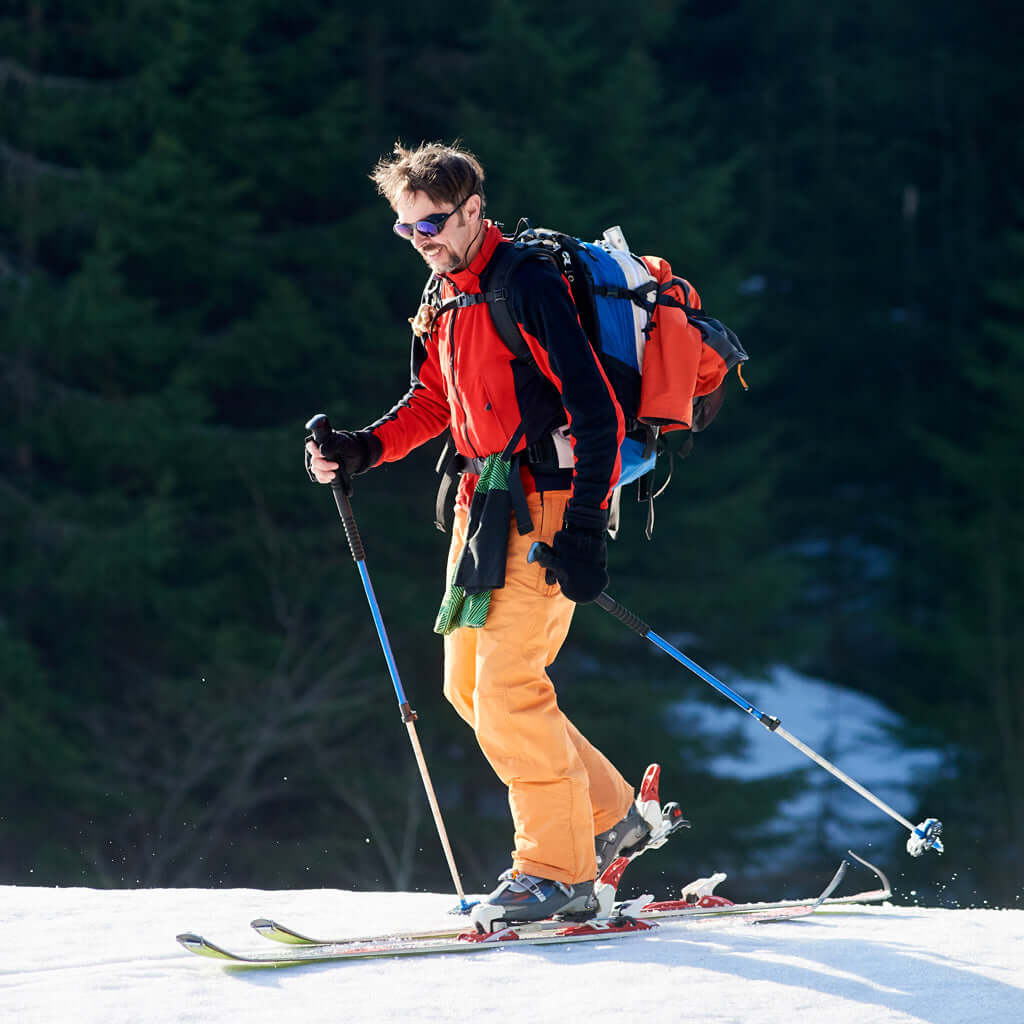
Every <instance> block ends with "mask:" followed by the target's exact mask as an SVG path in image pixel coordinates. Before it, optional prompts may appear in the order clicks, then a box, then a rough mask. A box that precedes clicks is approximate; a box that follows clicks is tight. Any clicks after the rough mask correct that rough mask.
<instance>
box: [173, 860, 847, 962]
mask: <svg viewBox="0 0 1024 1024" xmlns="http://www.w3.org/2000/svg"><path fill="white" fill-rule="evenodd" d="M846 868H847V862H846V861H845V860H844V861H843V862H842V864H841V865H840V867H839V870H838V871H836V873H835V875H834V876H833V877H832V879H831V881H830V882H829V884H828V885H827V886H826V887H825V889H824V891H823V892H822V893H821V894H820V895H819V896H817V897H815V898H811V899H806V900H787V901H783V902H782V903H779V904H742V905H739V904H730V903H728V902H727V901H726V902H725V905H719V906H703V907H702V906H700V904H699V902H698V903H697V904H689V903H686V902H685V901H684V900H679V901H670V902H669V903H668V904H667V905H663V906H659V905H658V904H650V903H648V904H647V905H646V907H645V909H643V910H640V911H639V912H638V913H637V915H636V916H631V915H625V914H624V915H619V916H615V917H611V918H598V919H594V920H591V921H586V922H583V923H579V924H572V923H567V922H565V921H556V920H545V921H537V922H534V923H531V924H523V925H511V926H509V927H505V928H502V929H500V930H498V931H495V932H492V933H480V932H475V931H474V932H462V933H454V934H453V933H450V932H449V933H422V932H421V933H416V934H414V935H411V936H401V935H390V936H375V937H365V938H355V939H345V940H342V941H340V942H334V943H308V942H303V941H302V940H303V939H305V937H303V936H298V933H294V932H292V933H291V934H292V935H295V936H297V937H298V938H299V939H300V942H299V943H295V942H294V940H292V941H291V942H289V943H288V945H287V947H285V946H282V948H281V949H280V950H279V951H271V950H261V951H257V952H234V951H231V950H228V949H226V948H225V947H223V946H220V945H218V944H217V943H214V942H211V941H210V940H209V939H206V938H204V937H203V936H201V935H197V934H195V933H192V932H186V933H184V934H182V935H179V936H178V942H179V943H180V944H181V945H182V947H183V948H184V949H186V950H188V952H190V953H193V954H195V955H197V956H202V957H208V958H212V959H215V960H219V961H222V962H223V963H225V964H234V965H237V966H250V967H293V966H298V965H301V964H307V963H320V962H336V961H343V960H367V959H375V958H383V957H394V956H425V955H432V954H434V955H436V954H448V953H469V952H477V951H480V950H484V949H495V948H502V947H506V948H507V944H508V943H510V942H516V943H517V944H518V946H517V948H522V947H523V946H527V945H535V946H536V945H554V944H561V945H564V944H571V943H575V942H597V941H608V940H612V939H616V938H623V937H630V936H636V935H640V934H648V933H650V932H651V931H653V930H655V929H657V928H658V927H659V924H660V923H661V922H663V921H667V920H670V921H671V926H672V927H673V928H675V927H680V926H684V925H686V924H688V923H691V922H692V923H696V922H697V921H708V920H711V921H715V920H717V921H722V920H725V921H728V922H729V923H730V924H734V923H744V924H747V923H751V924H752V923H758V922H769V921H780V920H785V919H789V918H795V917H804V916H808V915H810V914H813V913H814V912H815V911H816V910H817V909H818V908H819V907H820V906H821V905H822V904H823V903H824V902H825V900H827V899H828V897H829V896H830V895H831V894H832V892H833V891H834V890H835V888H836V887H837V886H838V885H839V882H840V881H841V880H842V877H843V874H844V873H845V871H846ZM705 881H713V879H712V880H705ZM714 884H717V883H714ZM648 899H649V897H643V900H648ZM705 899H715V900H717V899H720V897H713V896H704V897H701V901H703V900H705ZM637 902H638V901H630V903H629V904H626V906H627V907H628V908H629V909H630V910H632V908H633V906H634V905H635V904H636V903H637ZM652 907H653V908H654V909H651V908H652Z"/></svg>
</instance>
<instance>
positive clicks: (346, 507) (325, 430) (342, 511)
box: [306, 413, 471, 913]
mask: <svg viewBox="0 0 1024 1024" xmlns="http://www.w3.org/2000/svg"><path fill="white" fill-rule="evenodd" d="M306 429H307V430H308V431H309V432H310V433H311V434H312V435H313V440H314V441H315V442H316V443H317V444H318V445H322V444H323V443H324V442H325V441H326V440H327V439H328V438H329V437H330V436H331V422H330V420H329V419H328V418H327V417H326V416H325V415H324V414H323V413H319V414H318V415H316V416H314V417H313V418H312V419H311V420H310V421H309V422H308V423H307V424H306ZM331 491H332V492H333V494H334V503H335V504H336V505H337V506H338V515H340V516H341V522H342V525H343V526H344V527H345V536H346V537H347V538H348V546H349V550H350V551H351V552H352V559H353V560H354V561H355V563H356V568H357V569H358V570H359V577H360V579H361V580H362V581H363V590H365V591H366V600H367V601H368V602H369V605H370V614H371V615H372V616H373V624H374V626H376V627H377V636H378V638H379V639H380V645H381V648H382V649H383V651H384V660H385V661H386V662H387V666H388V672H389V673H390V674H391V682H392V683H393V684H394V687H395V696H396V698H397V699H398V707H399V710H400V711H401V713H402V721H403V722H404V723H405V727H406V729H407V730H408V732H409V742H410V743H412V750H413V754H414V755H415V757H416V764H417V765H418V766H419V770H420V778H422V779H423V788H424V789H425V790H426V793H427V802H428V803H429V804H430V811H431V813H432V814H433V816H434V824H435V825H436V826H437V834H438V836H439V837H440V839H441V846H442V847H443V849H444V855H445V859H446V860H447V861H448V870H449V871H450V872H451V875H452V881H453V882H454V883H455V891H456V892H457V893H458V894H459V908H458V909H459V911H460V912H463V911H464V912H467V913H468V911H469V909H470V906H471V905H470V904H469V903H468V902H467V901H466V894H465V893H464V892H463V890H462V882H461V880H460V879H459V872H458V869H457V868H456V867H455V856H454V855H453V853H452V846H451V843H450V842H449V841H448V833H447V831H446V830H445V827H444V820H443V819H442V817H441V808H440V807H439V806H438V803H437V796H436V794H435V793H434V787H433V784H432V783H431V781H430V773H429V772H428V771H427V762H426V760H425V758H424V757H423V748H422V747H421V746H420V740H419V736H418V735H417V733H416V712H415V711H413V710H412V708H411V707H410V706H409V698H408V697H406V695H405V690H404V689H403V687H402V681H401V679H400V678H399V676H398V665H397V664H396V663H395V656H394V654H393V653H392V651H391V642H390V641H389V640H388V634H387V630H386V629H385V628H384V620H383V618H382V617H381V614H380V606H379V605H378V604H377V597H376V595H375V594H374V592H373V584H372V583H371V582H370V574H369V572H368V571H367V568H366V553H365V552H364V550H363V540H362V538H361V537H360V536H359V527H358V526H356V517H355V515H354V514H353V512H352V503H351V501H350V500H349V497H350V495H351V494H352V481H351V480H350V479H349V478H348V477H347V476H346V474H345V472H344V471H343V470H342V468H341V467H340V466H339V467H338V472H337V473H336V474H335V478H334V481H333V482H332V484H331Z"/></svg>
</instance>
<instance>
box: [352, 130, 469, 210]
mask: <svg viewBox="0 0 1024 1024" xmlns="http://www.w3.org/2000/svg"><path fill="white" fill-rule="evenodd" d="M370 180H371V181H373V182H376V185H377V191H378V192H379V193H380V194H381V195H382V196H383V197H384V198H385V199H386V200H387V201H388V202H389V203H390V204H391V208H392V209H395V205H396V204H397V202H398V199H399V197H400V196H401V194H402V193H403V192H407V191H408V192H425V193H426V194H427V195H428V196H430V198H431V199H433V200H434V201H435V202H438V203H452V204H453V205H455V204H458V203H460V202H461V201H462V200H463V199H466V198H467V197H468V196H471V195H473V194H474V193H476V194H478V195H479V196H480V199H481V200H483V199H484V169H483V168H482V167H481V166H480V161H479V160H477V158H476V157H475V156H473V154H472V153H470V152H469V150H466V149H462V148H461V147H460V146H459V144H458V142H457V141H456V142H455V143H453V144H452V145H450V146H446V145H444V144H443V143H440V142H422V143H420V145H419V146H418V147H417V148H416V149H406V148H405V147H404V146H403V145H402V143H401V141H398V142H396V143H395V148H394V153H393V155H392V157H391V159H386V158H384V157H381V159H380V160H378V161H377V166H376V167H374V169H373V174H371V175H370Z"/></svg>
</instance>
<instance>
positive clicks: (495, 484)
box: [434, 454, 511, 636]
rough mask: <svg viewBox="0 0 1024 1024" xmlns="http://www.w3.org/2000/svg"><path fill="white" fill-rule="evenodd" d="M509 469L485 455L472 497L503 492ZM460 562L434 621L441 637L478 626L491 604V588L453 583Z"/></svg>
mask: <svg viewBox="0 0 1024 1024" xmlns="http://www.w3.org/2000/svg"><path fill="white" fill-rule="evenodd" d="M510 469H511V463H510V462H509V461H507V460H506V459H503V458H502V457H501V455H500V454H496V455H488V456H487V458H486V460H485V461H484V468H483V472H482V473H481V474H480V477H479V479H478V480H477V483H476V488H475V489H474V491H473V496H474V497H476V495H478V494H479V495H483V494H486V493H487V492H488V491H507V490H508V477H509V472H510ZM460 561H461V557H460V558H459V559H457V560H456V561H455V562H454V563H453V565H452V567H451V571H450V573H449V575H448V587H447V589H446V590H445V594H444V600H443V601H442V602H441V607H440V608H439V609H438V612H437V620H436V621H435V622H434V632H435V633H440V634H441V635H442V636H446V635H447V634H448V633H451V632H453V631H454V630H456V629H458V628H459V627H460V626H467V627H469V628H470V629H480V628H481V627H482V626H483V624H484V623H485V622H486V621H487V610H488V609H489V608H490V606H491V591H489V590H484V591H482V592H481V593H479V594H467V593H466V588H465V587H460V586H458V585H457V584H456V583H455V582H454V580H455V576H456V573H457V572H458V567H459V562H460Z"/></svg>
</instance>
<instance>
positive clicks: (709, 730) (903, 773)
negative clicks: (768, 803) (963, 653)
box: [675, 665, 1024, 1020]
mask: <svg viewBox="0 0 1024 1024" xmlns="http://www.w3.org/2000/svg"><path fill="white" fill-rule="evenodd" d="M723 678H724V679H725V681H726V682H727V683H728V685H729V686H730V687H732V688H733V689H734V690H735V691H736V692H737V693H739V694H741V695H742V696H743V697H744V698H745V699H746V700H748V701H750V703H752V704H753V705H754V706H755V707H757V708H758V709H759V710H760V711H764V712H766V713H767V714H769V715H775V716H776V717H778V718H779V719H781V721H782V724H783V726H784V727H785V728H786V729H787V730H788V732H789V733H790V734H791V735H793V736H795V737H796V738H797V739H799V740H801V741H802V742H804V743H805V744H807V746H809V747H810V748H811V749H812V750H815V751H817V752H818V753H819V754H821V755H822V756H823V757H825V758H827V759H828V760H829V761H831V762H832V763H833V764H834V765H836V767H838V768H840V769H841V770H842V771H844V772H846V774H847V775H849V776H850V777H851V778H853V779H855V780H856V781H857V782H859V783H860V784H861V785H862V786H864V787H865V788H866V789H868V790H869V791H870V792H872V793H874V794H875V796H877V797H879V798H880V799H881V800H884V801H885V802H886V803H887V804H889V806H890V807H892V808H893V809H894V810H895V811H896V812H897V813H900V814H903V815H904V816H913V814H914V808H915V803H916V797H915V795H914V792H915V789H916V788H917V783H919V782H920V781H921V780H922V779H925V778H928V777H929V776H932V775H934V774H935V773H936V772H938V771H939V770H940V769H941V766H942V764H943V754H942V752H941V751H938V750H907V749H905V748H904V747H902V746H901V745H900V743H899V741H898V739H897V734H898V732H899V729H900V727H901V725H902V721H901V719H900V717H899V715H897V714H895V713H894V712H893V711H891V710H890V709H888V708H886V707H885V706H884V705H883V704H881V703H880V702H879V701H876V700H874V699H873V698H872V697H869V696H867V695H866V694H863V693H858V692H857V691H855V690H852V689H849V688H848V687H845V686H843V685H842V684H839V683H834V682H827V681H825V680H822V679H815V678H813V677H811V676H806V675H803V674H802V673H800V672H796V671H794V670H793V669H791V668H788V667H786V666H783V665H777V666H775V667H774V668H773V669H772V670H771V672H770V673H769V678H768V679H767V680H764V679H747V678H742V679H735V680H733V679H728V678H726V677H724V676H723ZM709 694H710V696H709V697H708V698H707V699H706V700H688V701H680V702H679V703H678V704H677V705H676V707H675V714H676V716H677V720H678V721H679V722H680V723H685V727H686V728H687V729H689V730H694V731H696V732H699V733H700V734H701V735H702V736H706V737H713V736H721V735H725V734H727V733H730V732H734V731H736V730H742V737H743V743H744V749H743V754H742V756H741V757H729V756H721V757H716V758H713V759H712V760H711V762H710V763H709V768H710V769H711V771H713V772H714V774H715V775H717V776H719V777H720V778H736V779H742V780H750V779H755V778H766V777H770V776H773V775H778V774H781V773H784V772H790V771H793V770H794V769H799V768H807V769H809V773H808V775H807V786H806V788H805V789H804V791H803V792H802V793H801V795H800V796H799V797H796V798H795V799H793V800H790V801H787V802H785V803H783V804H782V805H780V808H779V811H780V813H779V815H778V817H777V820H778V822H779V823H780V824H783V825H784V827H785V828H786V829H787V830H793V829H794V828H795V827H798V826H799V825H800V823H801V822H802V823H804V824H806V825H808V826H812V825H816V824H817V823H818V822H819V820H823V821H824V822H825V825H824V833H825V835H826V836H827V838H828V840H829V842H830V843H831V845H832V846H834V847H835V848H836V849H844V848H847V847H850V846H852V847H853V849H855V850H856V849H868V848H870V847H871V846H872V845H873V844H874V843H876V842H883V841H884V840H885V838H886V835H887V834H888V833H891V832H892V822H891V821H890V819H889V818H887V817H885V816H884V815H883V814H881V813H880V812H879V811H878V810H877V809H876V808H875V807H874V806H873V805H872V804H870V803H869V802H868V801H866V800H865V799H864V798H863V797H861V796H860V795H859V794H857V793H855V792H854V791H853V790H852V789H849V788H847V787H846V786H845V785H844V784H843V783H841V782H838V781H837V780H835V779H834V778H833V777H832V776H831V775H829V774H828V772H826V771H824V770H823V769H822V768H820V767H818V766H817V765H815V764H814V763H813V762H812V761H810V760H809V759H808V758H807V757H806V756H805V755H804V754H802V753H801V752H800V751H799V750H797V749H796V748H795V747H793V746H791V745H790V744H789V743H787V742H786V741H785V740H783V739H781V738H780V737H779V736H777V735H774V734H773V733H771V732H769V731H768V730H767V729H765V728H763V727H762V726H761V725H759V724H758V723H757V722H755V721H754V720H753V719H751V718H749V717H747V716H745V715H744V714H743V712H741V711H739V710H738V709H737V708H736V706H735V705H734V704H732V703H731V702H730V701H728V700H726V699H725V698H722V697H719V696H718V695H717V694H715V693H714V692H713V691H709ZM940 811H941V809H931V810H929V811H928V813H929V814H931V815H933V816H935V817H938V818H941V817H942V814H941V813H940ZM916 821H917V819H914V823H915V824H916ZM808 832H809V833H811V832H813V829H812V828H808ZM1021 1019H1022V1020H1024V1015H1022V1018H1021Z"/></svg>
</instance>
